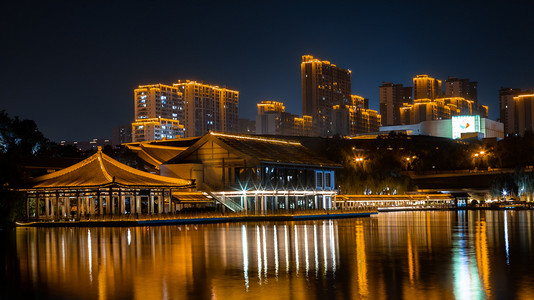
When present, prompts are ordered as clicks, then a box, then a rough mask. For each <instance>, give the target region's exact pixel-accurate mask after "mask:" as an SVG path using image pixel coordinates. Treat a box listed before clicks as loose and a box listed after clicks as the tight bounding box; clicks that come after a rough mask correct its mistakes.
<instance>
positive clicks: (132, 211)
mask: <svg viewBox="0 0 534 300" xmlns="http://www.w3.org/2000/svg"><path fill="white" fill-rule="evenodd" d="M130 214H135V193H133V194H132V193H130Z"/></svg>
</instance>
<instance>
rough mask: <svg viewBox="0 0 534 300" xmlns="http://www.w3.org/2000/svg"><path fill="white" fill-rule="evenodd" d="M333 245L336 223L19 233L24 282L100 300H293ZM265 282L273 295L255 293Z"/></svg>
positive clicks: (328, 267)
mask: <svg viewBox="0 0 534 300" xmlns="http://www.w3.org/2000/svg"><path fill="white" fill-rule="evenodd" d="M362 231H363V229H362ZM337 243H338V238H337V227H336V226H335V223H334V221H324V222H323V221H321V222H310V223H282V224H275V225H272V224H268V223H265V224H253V225H252V224H241V225H239V226H236V225H230V224H219V225H204V226H178V227H176V226H174V227H132V228H48V229H36V228H27V229H19V230H18V231H17V251H18V253H19V255H20V268H21V269H22V270H27V272H26V273H25V275H24V274H23V275H24V276H27V277H26V278H23V281H26V282H29V283H43V282H44V283H46V284H47V285H48V286H49V289H50V290H54V291H57V293H58V294H61V295H63V296H65V295H70V296H72V297H79V296H80V295H81V296H82V298H85V297H87V298H97V297H98V298H100V299H109V298H132V299H148V298H150V299H153V298H181V297H183V296H184V295H191V296H193V295H194V296H195V297H209V298H211V297H212V296H216V297H221V298H227V297H231V295H232V293H235V291H236V289H237V290H242V291H246V292H249V293H252V294H255V295H256V296H257V297H258V298H269V299H272V297H273V296H276V297H285V296H289V295H285V294H283V293H292V295H294V296H297V298H298V294H299V293H298V291H299V290H302V289H308V288H309V287H308V280H309V279H310V278H315V279H318V278H323V276H325V275H326V274H328V276H329V277H335V273H336V268H337V266H338V265H339V261H338V257H339V254H338V253H337V252H338V245H337ZM360 243H363V238H360ZM363 257H365V254H363ZM265 284H269V285H273V284H274V285H276V286H278V287H279V288H277V289H276V290H277V293H279V294H278V295H273V294H272V293H270V294H267V295H265V294H263V293H261V286H262V285H265Z"/></svg>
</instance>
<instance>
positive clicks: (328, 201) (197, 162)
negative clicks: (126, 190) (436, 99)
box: [160, 132, 341, 211]
mask: <svg viewBox="0 0 534 300" xmlns="http://www.w3.org/2000/svg"><path fill="white" fill-rule="evenodd" d="M339 168H341V165H339V164H337V163H334V162H332V161H329V160H328V159H325V158H322V157H320V156H319V155H318V154H316V153H314V152H312V151H311V150H309V149H308V148H306V147H304V146H303V145H302V144H301V143H300V142H298V141H294V140H290V139H287V138H279V137H277V138H266V137H258V136H250V135H231V134H222V133H216V132H210V133H209V134H206V135H205V136H203V137H202V138H201V139H200V140H198V141H197V142H196V143H195V144H193V145H192V146H191V147H189V148H188V149H187V150H185V151H184V152H182V153H180V154H179V155H178V156H176V157H175V158H173V159H171V160H169V161H167V162H166V163H165V164H163V165H161V166H160V170H161V175H164V176H169V177H178V178H190V179H194V182H195V183H196V185H197V187H198V189H200V190H203V191H209V192H210V195H211V196H212V197H213V198H215V199H216V201H218V202H220V203H223V204H224V205H225V206H226V207H228V208H230V209H232V210H234V211H276V210H289V209H297V210H298V209H300V210H308V209H331V208H332V197H333V196H334V195H335V194H336V193H337V192H336V183H335V171H336V170H337V169H339Z"/></svg>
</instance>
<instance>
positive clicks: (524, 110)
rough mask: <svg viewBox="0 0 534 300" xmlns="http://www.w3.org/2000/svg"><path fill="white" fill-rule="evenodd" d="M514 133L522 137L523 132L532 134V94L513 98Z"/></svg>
mask: <svg viewBox="0 0 534 300" xmlns="http://www.w3.org/2000/svg"><path fill="white" fill-rule="evenodd" d="M514 105H515V115H514V119H515V120H514V121H515V122H514V127H515V133H516V134H518V135H521V136H522V135H524V134H525V132H527V131H530V132H534V94H532V93H531V94H523V95H518V96H515V97H514Z"/></svg>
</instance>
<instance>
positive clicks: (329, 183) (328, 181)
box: [324, 172, 332, 188]
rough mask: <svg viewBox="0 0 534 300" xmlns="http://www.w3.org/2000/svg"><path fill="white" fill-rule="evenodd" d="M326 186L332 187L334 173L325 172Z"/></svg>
mask: <svg viewBox="0 0 534 300" xmlns="http://www.w3.org/2000/svg"><path fill="white" fill-rule="evenodd" d="M324 186H325V187H326V188H332V173H331V172H324Z"/></svg>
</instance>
